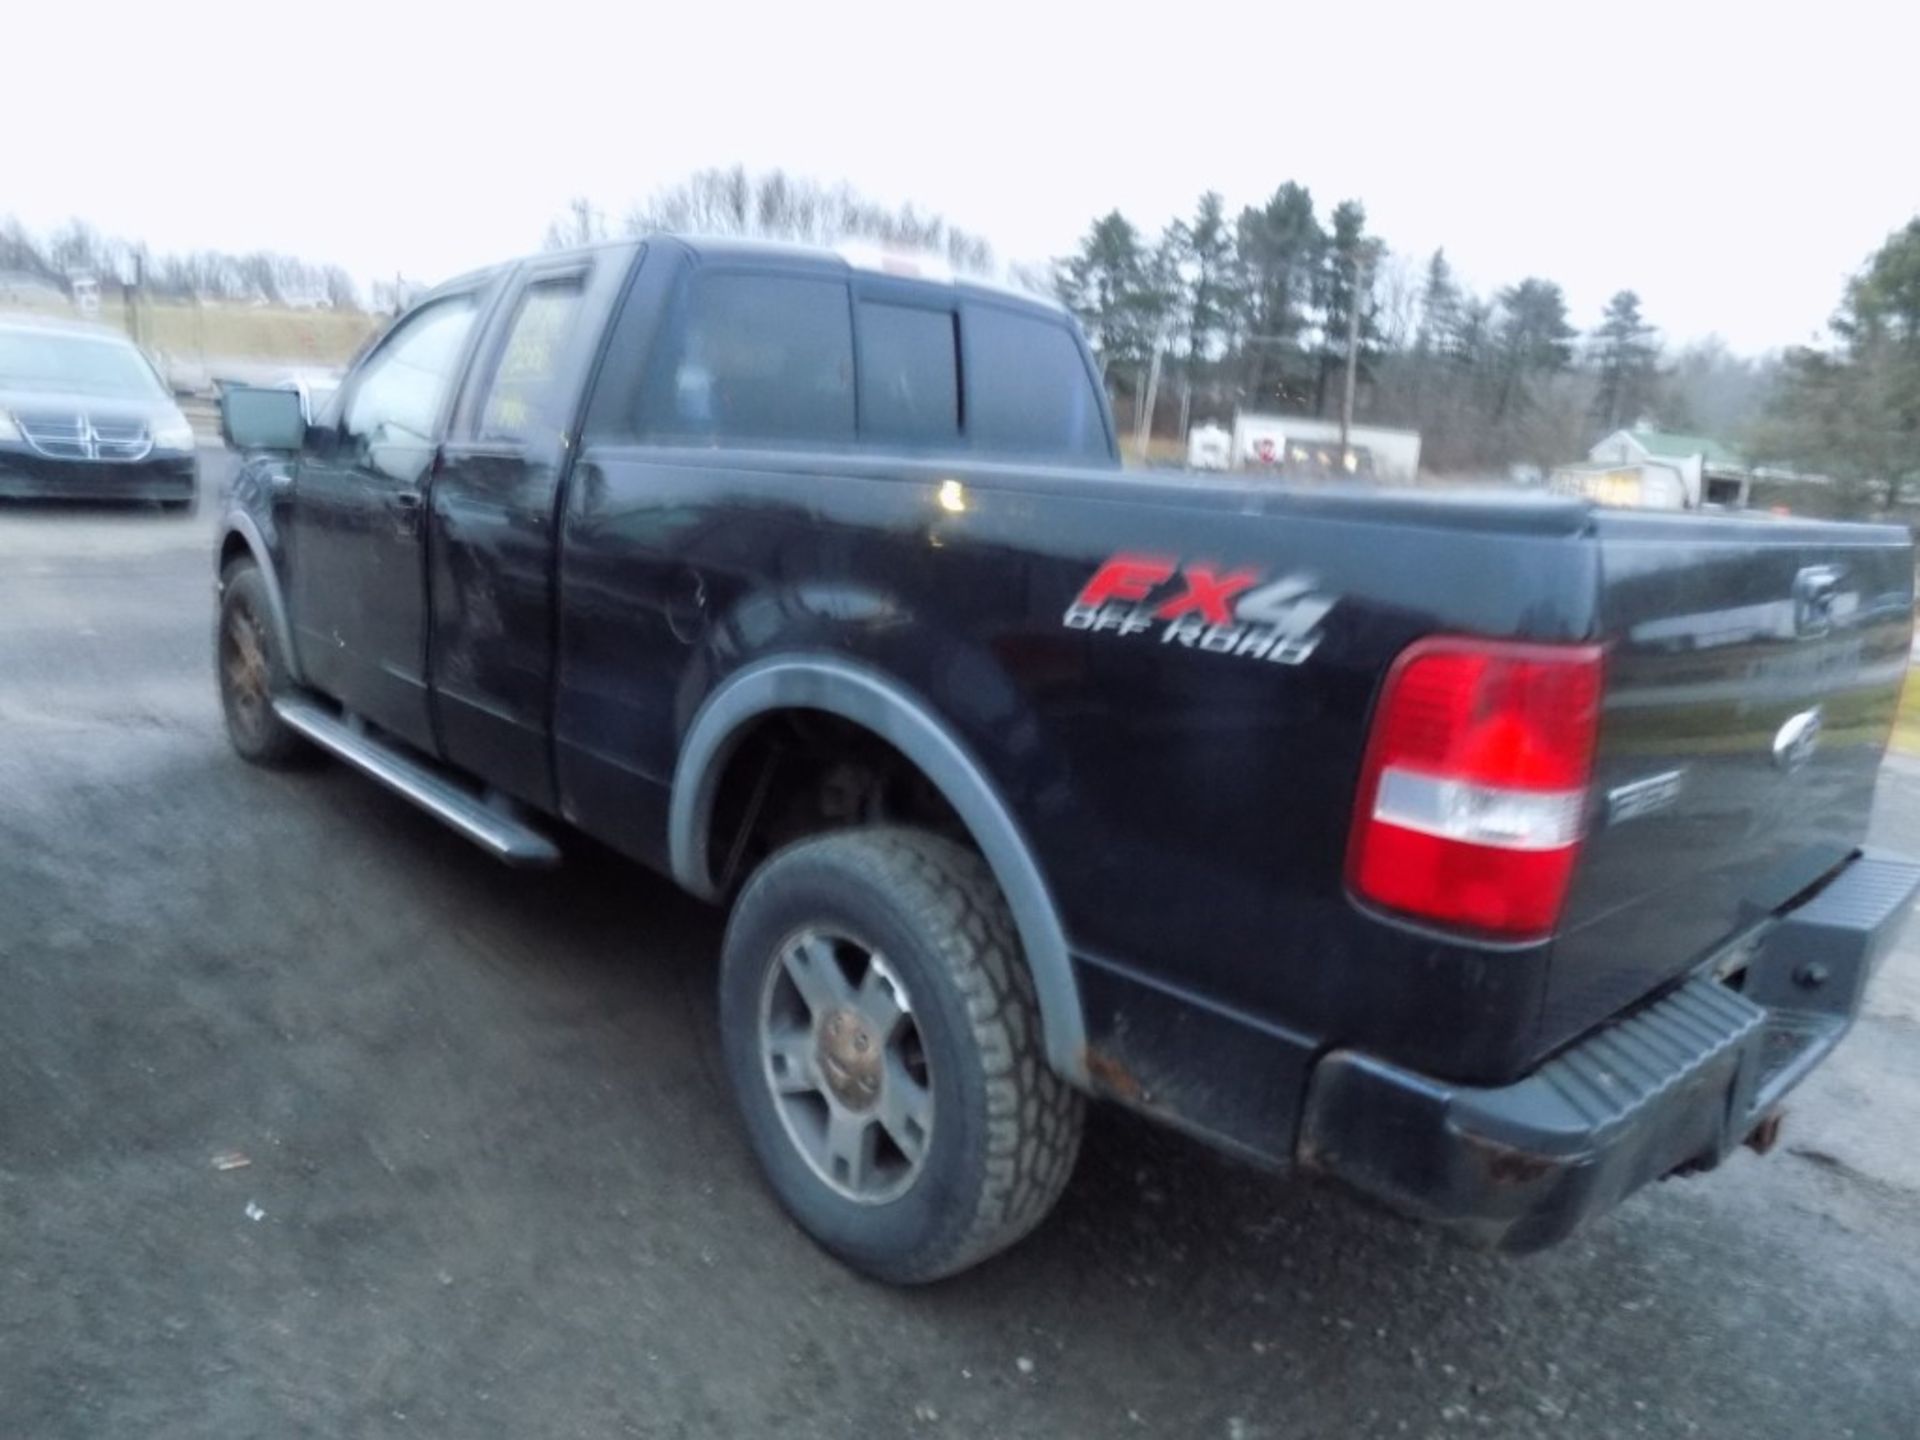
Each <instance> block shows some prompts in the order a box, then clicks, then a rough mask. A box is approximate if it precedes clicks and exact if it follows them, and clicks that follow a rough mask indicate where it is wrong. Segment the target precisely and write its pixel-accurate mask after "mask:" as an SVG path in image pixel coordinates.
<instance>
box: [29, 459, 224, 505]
mask: <svg viewBox="0 0 1920 1440" xmlns="http://www.w3.org/2000/svg"><path fill="white" fill-rule="evenodd" d="M199 467H200V462H199V459H198V457H197V456H194V455H172V454H169V455H157V454H156V455H154V456H152V457H151V458H149V459H146V460H139V461H134V462H132V463H114V462H103V461H86V460H53V459H48V458H47V457H45V456H42V455H32V454H27V453H24V452H21V451H16V450H4V451H0V499H7V500H126V501H135V500H173V501H181V500H191V499H193V497H194V491H195V489H196V487H197V485H198V475H199Z"/></svg>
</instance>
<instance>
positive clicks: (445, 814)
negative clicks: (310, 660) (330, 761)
mask: <svg viewBox="0 0 1920 1440" xmlns="http://www.w3.org/2000/svg"><path fill="white" fill-rule="evenodd" d="M273 708H274V713H276V714H277V715H279V717H280V718H281V719H282V720H284V721H285V722H286V724H287V726H288V728H289V729H292V730H296V731H298V732H299V733H300V734H302V735H304V736H306V738H307V739H309V740H311V741H312V742H313V743H314V744H316V745H318V746H319V747H320V748H321V749H322V750H325V751H328V752H329V753H331V754H334V755H337V756H339V757H340V758H341V759H342V760H344V761H346V762H347V763H348V764H349V765H351V766H353V767H354V769H356V770H360V771H363V772H364V773H366V774H368V775H371V776H372V777H373V778H374V779H375V780H378V781H379V782H380V783H381V784H382V785H385V786H386V787H387V788H388V789H389V790H392V791H394V792H395V793H397V794H400V795H403V796H405V797H406V798H407V799H409V800H411V801H412V802H413V803H414V804H416V805H418V806H419V807H420V808H421V809H422V810H424V811H426V812H427V813H428V814H429V815H432V816H433V817H435V818H436V819H438V820H439V821H441V822H442V823H443V824H445V825H448V826H450V827H452V828H453V829H454V830H457V831H459V833H460V834H462V835H464V836H466V837H467V839H469V840H471V841H473V843H474V844H476V845H478V846H479V847H480V848H481V849H482V850H485V851H486V852H487V853H488V854H489V855H491V856H493V857H494V859H496V860H502V861H505V862H506V863H507V864H509V865H526V866H547V865H557V864H559V863H560V850H559V847H558V846H556V845H555V844H554V843H553V841H551V840H549V839H548V838H547V837H546V836H545V835H542V834H541V833H540V832H539V831H538V830H535V829H533V828H532V827H531V826H529V825H525V824H522V823H521V822H520V821H519V820H516V819H514V817H513V816H512V815H509V814H507V813H506V812H505V811H504V810H502V809H500V808H497V807H496V806H493V805H490V804H488V803H487V802H486V800H484V799H482V798H481V797H480V796H478V795H475V794H474V793H473V792H472V791H470V790H466V789H463V788H462V787H461V786H460V785H458V784H456V783H454V782H453V781H452V780H449V779H448V778H447V777H446V776H444V775H442V774H440V773H439V772H438V771H437V770H434V769H433V768H432V767H430V766H429V765H427V764H426V763H424V762H423V761H421V760H418V759H415V758H414V757H413V756H411V755H409V754H407V753H406V752H405V751H403V750H401V749H399V748H397V747H396V746H393V745H390V744H387V743H386V742H385V741H382V740H380V739H378V738H377V737H375V736H373V735H371V734H369V733H368V732H367V731H366V729H365V728H364V727H362V726H361V725H359V724H357V723H355V722H354V721H352V720H345V719H342V718H341V717H340V716H338V715H334V714H332V713H330V712H328V711H326V710H323V709H322V708H321V707H320V706H318V705H315V704H313V703H311V702H310V701H306V700H301V699H298V698H296V697H292V696H288V697H285V698H282V699H279V700H276V701H274V702H273Z"/></svg>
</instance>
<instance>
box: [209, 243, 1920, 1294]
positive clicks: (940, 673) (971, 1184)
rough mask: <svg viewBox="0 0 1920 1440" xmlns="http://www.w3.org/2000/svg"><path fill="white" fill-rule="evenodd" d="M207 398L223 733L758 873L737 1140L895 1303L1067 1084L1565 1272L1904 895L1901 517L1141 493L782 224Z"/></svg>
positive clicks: (849, 263)
mask: <svg viewBox="0 0 1920 1440" xmlns="http://www.w3.org/2000/svg"><path fill="white" fill-rule="evenodd" d="M225 413H226V425H227V431H228V438H229V441H230V443H233V444H234V445H236V446H238V447H240V448H242V449H246V450H248V451H250V452H251V454H252V458H251V459H250V460H249V462H248V463H247V464H246V465H245V466H244V467H243V470H242V474H241V477H240V479H239V481H238V482H237V484H236V487H235V490H234V494H233V499H232V503H231V507H230V510H229V512H228V514H227V516H226V518H225V521H224V523H223V525H222V527H221V531H220V534H221V540H220V548H219V557H218V567H219V569H218V573H219V597H220V599H219V620H218V625H217V632H216V637H217V638H216V646H217V661H218V676H219V684H220V688H221V698H222V701H223V703H224V706H225V713H226V717H227V722H228V727H229V730H230V733H231V736H232V739H233V743H234V745H235V746H236V747H237V749H238V750H239V752H240V753H241V754H242V755H243V756H245V757H246V758H247V759H249V760H254V761H258V762H262V763H279V762H287V761H291V760H294V759H296V758H298V757H299V756H300V755H301V754H303V753H307V754H311V753H314V752H315V751H316V749H317V750H324V751H327V752H331V753H332V754H334V755H336V756H339V757H341V758H343V759H345V760H346V761H348V762H350V763H351V764H353V765H355V766H358V767H359V768H360V769H362V770H364V771H366V772H367V773H368V774H369V775H371V776H373V777H374V778H375V779H377V780H379V781H381V782H383V783H384V784H386V785H389V786H391V787H393V788H394V789H395V790H397V791H399V792H400V793H402V794H403V795H406V796H407V797H409V798H410V799H412V800H413V801H415V802H417V803H418V804H420V805H421V806H423V807H425V808H426V809H427V810H429V811H431V812H433V813H434V814H435V815H437V816H439V817H440V818H441V819H442V820H444V821H445V822H446V823H447V824H449V825H451V826H453V827H455V828H456V829H457V830H459V831H460V832H461V833H463V834H465V835H466V836H468V837H469V838H471V839H472V840H474V841H475V842H477V843H478V844H480V845H481V846H483V847H485V848H486V849H487V850H489V851H491V852H492V853H493V854H495V855H496V856H498V857H499V858H500V859H502V860H504V861H507V862H510V863H518V864H534V865H537V864H550V863H553V862H555V861H557V860H558V859H559V858H560V855H561V850H562V847H563V845H564V844H565V843H566V837H567V836H568V835H570V834H571V833H573V832H584V833H585V834H586V835H589V836H592V837H594V838H596V839H597V840H599V841H601V842H604V843H605V844H607V845H610V846H612V847H615V848H616V849H618V850H620V851H622V852H624V853H626V854H628V855H630V856H632V857H633V858H634V859H635V860H638V861H640V862H641V863H643V864H646V865H649V866H652V867H655V868H656V869H658V870H660V871H663V872H665V873H666V874H668V875H671V876H672V877H673V878H674V879H675V880H676V881H678V883H679V884H681V885H682V886H684V887H686V888H687V889H688V890H690V891H692V892H694V893H695V894H697V895H700V896H703V897H706V898H707V899H709V900H712V901H715V902H721V903H726V904H729V905H730V906H731V907H732V913H731V920H730V923H729V926H728V930H727V935H726V942H725V947H724V951H725V953H724V956H723V959H722V962H721V975H720V988H721V1006H720V1021H721V1041H722V1044H723V1046H724V1050H725V1056H726V1063H727V1068H728V1070H729V1073H730V1075H731V1078H732V1082H733V1085H734V1088H735V1090H736V1092H737V1098H738V1102H739V1106H740V1109H741V1113H742V1115H743V1117H744V1120H745V1124H746V1130H747V1134H748V1136H749V1137H750V1141H751V1144H752V1146H753V1149H754V1151H755V1152H756V1154H757V1156H758V1158H759V1160H760V1162H761V1165H762V1166H763V1168H764V1170H765V1173H766V1175H767V1177H768V1179H769V1181H770V1183H771V1185H772V1188H773V1189H774V1190H775V1191H776V1192H777V1194H778V1196H779V1198H780V1199H781V1201H782V1202H783V1203H784V1204H785V1205H786V1206H787V1208H788V1209H789V1211H790V1212H791V1213H792V1214H793V1215H794V1217H795V1218H796V1219H797V1220H798V1221H799V1223H800V1224H801V1225H802V1226H803V1227H804V1228H805V1229H806V1230H807V1231H808V1232H810V1233H811V1234H812V1235H813V1236H814V1237H816V1238H817V1239H818V1240H819V1241H820V1242H821V1243H822V1244H824V1245H825V1246H827V1247H828V1248H830V1249H831V1250H832V1251H834V1252H835V1253H837V1254H838V1255H840V1256H841V1257H843V1258H844V1259H845V1260H846V1261H847V1262H848V1263H850V1264H852V1265H854V1266H856V1267H858V1268H860V1269H862V1270H864V1271H866V1272H868V1273H870V1274H873V1275H876V1276H880V1277H883V1278H886V1279H889V1280H894V1281H917V1280H926V1279H931V1278H934V1277H937V1276H940V1275H945V1274H950V1273H952V1272H953V1271H956V1270H958V1269H961V1268H962V1267H964V1266H967V1265H969V1264H972V1263H973V1262H975V1261H977V1260H979V1259H981V1258H982V1257H984V1256H986V1255H988V1254H991V1253H992V1252H994V1251H996V1250H998V1249H1000V1248H1001V1247H1003V1246H1005V1245H1007V1244H1009V1243H1011V1242H1012V1241H1013V1240H1015V1239H1016V1238H1018V1237H1019V1236H1020V1235H1022V1234H1023V1233H1025V1232H1026V1231H1027V1230H1029V1229H1030V1228H1031V1227H1032V1226H1034V1225H1035V1224H1036V1223H1037V1222H1038V1221H1039V1220H1040V1219H1041V1218H1042V1216H1044V1215H1045V1214H1046V1212H1047V1210H1048V1208H1049V1206H1051V1205H1052V1204H1053V1202H1054V1199H1055V1198H1056V1196H1057V1195H1058V1194H1059V1192H1060V1190H1061V1188H1062V1186H1063V1185H1065V1183H1066V1181H1067V1177H1068V1173H1069V1171H1070V1170H1071V1168H1072V1165H1073V1161H1074V1156H1075V1151H1076V1147H1077V1144H1078V1139H1079V1133H1080V1126H1081V1118H1082V1105H1083V1099H1082V1097H1083V1095H1085V1094H1092V1095H1096V1096H1103V1097H1107V1098H1110V1099H1112V1100H1115V1101H1118V1102H1121V1103H1123V1104H1126V1105H1129V1106H1133V1107H1136V1108H1138V1109H1140V1110H1142V1111H1144V1112H1146V1113H1148V1114H1150V1115H1153V1116H1156V1117H1158V1118H1159V1119H1161V1120H1164V1121H1165V1122H1167V1123H1168V1124H1171V1125H1175V1126H1178V1127H1180V1128H1182V1129H1184V1130H1187V1131H1189V1132H1192V1133H1193V1134H1195V1135H1198V1136H1202V1137H1204V1138H1206V1139H1207V1140H1209V1141H1212V1142H1214V1143H1216V1144H1218V1145H1221V1146H1224V1147H1226V1148H1228V1149H1230V1150H1232V1151H1234V1152H1236V1153H1238V1154H1241V1155H1244V1156H1247V1157H1249V1158H1252V1159H1255V1160H1258V1161H1262V1162H1265V1163H1268V1164H1271V1165H1274V1166H1281V1167H1287V1166H1299V1167H1302V1168H1303V1169H1308V1170H1312V1171H1316V1172H1319V1173H1322V1174H1327V1175H1331V1176H1335V1177H1338V1178H1340V1179H1341V1180H1343V1181H1345V1182H1347V1183H1348V1184H1350V1185H1351V1186H1352V1187H1354V1188H1356V1189H1357V1190H1359V1191H1362V1192H1364V1193H1366V1194H1369V1195H1371V1196H1374V1197H1376V1198H1377V1199H1379V1200H1382V1201H1385V1202H1386V1203H1388V1204H1390V1205H1392V1206H1394V1207H1396V1208H1398V1209H1400V1210H1402V1211H1405V1212H1408V1213H1411V1214H1414V1215H1416V1216H1420V1217H1423V1218H1426V1219H1428V1220H1431V1221H1434V1222H1436V1223H1439V1224H1443V1225H1445V1226H1447V1227H1449V1228H1450V1229H1452V1230H1454V1231H1456V1232H1458V1233H1460V1234H1462V1235H1464V1236H1467V1237H1468V1238H1470V1239H1473V1240H1476V1241H1478V1242H1479V1243H1483V1244H1488V1245H1497V1246H1501V1247H1504V1248H1507V1249H1512V1250H1525V1249H1530V1248H1535V1247H1538V1246H1542V1245H1545V1244H1547V1243H1550V1242H1552V1241H1554V1240H1556V1239H1558V1238H1559V1237H1561V1236H1563V1235H1564V1234H1566V1233H1567V1232H1568V1230H1569V1229H1570V1228H1572V1227H1573V1226H1574V1225H1575V1224H1576V1223H1578V1222H1579V1221H1581V1220H1582V1219H1584V1218H1586V1217H1588V1216H1591V1215H1593V1214H1594V1213H1596V1212H1598V1211H1600V1210H1602V1209H1604V1208H1605V1207H1607V1206H1609V1205H1611V1204H1613V1203H1614V1202H1616V1201H1617V1200H1619V1199H1620V1198H1621V1197H1622V1196H1624V1195H1625V1194H1627V1193H1628V1192H1629V1191H1631V1190H1633V1189H1634V1188H1635V1187H1637V1186H1639V1185H1641V1184H1643V1183H1645V1182H1647V1181H1650V1180H1654V1179H1657V1178H1660V1177H1663V1176H1666V1175H1669V1174H1673V1173H1676V1172H1685V1171H1691V1170H1698V1169H1704V1168H1710V1167H1712V1166H1713V1165H1715V1164H1716V1163H1717V1162H1718V1161H1720V1160H1721V1159H1723V1158H1724V1157H1726V1156H1727V1155H1728V1154H1729V1153H1730V1152H1731V1151H1733V1150H1734V1149H1735V1148H1736V1147H1738V1146H1739V1145H1740V1144H1741V1143H1742V1142H1743V1141H1744V1142H1748V1143H1752V1144H1754V1145H1755V1146H1756V1148H1763V1147H1764V1145H1765V1144H1766V1143H1767V1142H1768V1141H1769V1140H1770V1139H1771V1136H1772V1134H1773V1132H1774V1130H1775V1128H1776V1124H1777V1118H1778V1116H1779V1113H1780V1105H1781V1100H1782V1097H1783V1095H1784V1094H1785V1093H1786V1092H1787V1091H1788V1090H1789V1089H1790V1088H1791V1087H1792V1086H1793V1085H1794V1084H1796V1083H1797V1082H1798V1081H1799V1080H1800V1079H1801V1078H1802V1077H1804V1076H1805V1075H1806V1073H1807V1072H1808V1070H1809V1069H1810V1068H1811V1067H1812V1066H1813V1065H1815V1064H1816V1063H1818V1062H1819V1060H1820V1059H1822V1058H1823V1057H1824V1056H1825V1055H1826V1054H1827V1053H1828V1052H1829V1051H1830V1050H1831V1049H1832V1048H1833V1046H1834V1045H1835V1043H1836V1042H1837V1041H1838V1040H1839V1038H1840V1036H1841V1035H1842V1033H1843V1032H1844V1031H1845V1030H1846V1029H1847V1027H1848V1025H1849V1023H1850V1021H1851V1019H1852V1017H1853V1015H1854V1013H1855V1012H1856V1010H1857V1008H1858V1006H1859V1004H1860V999H1861V992H1862V988H1863V986H1864V985H1865V984H1866V982H1867V979H1868V977H1869V975H1870V974H1871V972H1872V971H1873V969H1874V967H1875V965H1876V964H1877V963H1878V962H1879V961H1880V959H1881V958H1882V957H1883V956H1884V954H1885V953H1886V951H1887V949H1888V947H1889V942H1890V937H1891V934H1892V932H1893V930H1894V928H1895V926H1896V924H1897V922H1898V921H1899V920H1900V918H1901V917H1902V916H1903V915H1904V913H1905V912H1906V910H1907V908H1908V905H1909V903H1910V901H1911V899H1912V897H1913V894H1914V891H1915V887H1916V884H1920V867H1916V866H1915V865H1913V864H1911V863H1908V862H1906V861H1904V860H1901V859H1898V858H1895V857H1891V856H1885V855H1880V854H1876V853H1873V852H1870V851H1863V849H1862V848H1861V846H1862V840H1863V836H1864V832H1865V829H1866V822H1867V815H1868V809H1869V803H1870V800H1871V796H1872V793H1873V787H1874V779H1875V773H1876V770H1877V767H1878V765H1879V761H1880V757H1881V753H1882V750H1883V748H1884V746H1885V744H1886V741H1887V737H1888V733H1889V729H1890V726H1891V724H1892V720H1893V715H1894V710H1895V707H1896V704H1897V700H1898V696H1899V691H1900V686H1901V682H1902V679H1903V677H1904V676H1905V674H1906V667H1907V656H1908V644H1909V638H1910V632H1911V628H1912V622H1911V615H1912V607H1913V590H1914V580H1913V575H1914V570H1913V555H1912V551H1911V546H1910V543H1909V539H1908V536H1907V534H1906V533H1905V532H1904V531H1903V530H1898V529H1892V528H1886V527H1868V526H1854V525H1837V524H1813V523H1804V522H1795V521H1784V520H1774V519H1761V518H1746V517H1736V516H1702V515H1688V516H1666V515H1655V514H1644V513H1623V512H1610V511H1605V510H1600V509H1596V508H1595V507H1593V506H1592V505H1590V504H1588V503H1586V502H1584V501H1579V500H1574V499H1566V498H1557V497H1542V496H1537V495H1523V494H1518V493H1514V494H1495V495H1454V494H1438V493H1392V492H1386V491H1381V490H1378V489H1374V488H1373V487H1370V486H1369V487H1364V488H1361V487H1353V488H1326V487H1320V488H1314V487H1300V486H1286V485H1282V484H1278V483H1276V482H1274V481H1272V480H1271V479H1252V478H1248V479H1244V480H1243V479H1236V478H1234V477H1228V476H1200V475H1192V474H1182V473H1172V472H1160V473H1148V472H1137V471H1128V470H1124V469H1122V468H1121V467H1120V465H1119V463H1118V458H1117V452H1116V448H1115V444H1114V437H1113V426H1112V421H1111V418H1110V416H1109V414H1108V412H1107V408H1106V405H1105V403H1104V400H1103V396H1102V390H1101V386H1100V383H1099V376H1098V373H1097V370H1096V367H1095V365H1094V362H1093V359H1092V357H1091V355H1090V354H1089V352H1088V350H1087V347H1086V344H1085V342H1084V340H1083V339H1082V338H1081V336H1080V334H1079V332H1078V330H1077V329H1076V328H1075V326H1074V325H1073V323H1072V321H1071V320H1070V319H1069V317H1068V316H1067V315H1066V314H1065V313H1064V312H1062V311H1061V310H1059V309H1058V308H1056V307H1054V306H1053V305H1051V304H1048V303H1046V302H1044V301H1041V300H1037V299H1034V298H1032V297H1028V296H1023V295H1017V294H1013V293H1009V292H1003V291H1000V290H998V289H994V288H991V287H988V286H984V285H978V284H974V283H970V282H966V281H960V280H955V279H953V278H952V277H949V276H944V275H940V274H937V273H930V272H926V271H921V272H920V273H915V272H914V267H913V266H911V265H908V264H904V263H899V262H896V261H893V260H886V259H882V260H879V261H875V262H863V261H861V260H859V259H858V258H851V259H850V258H848V257H846V256H843V255H839V254H835V253H829V252H820V251H805V250H798V249H789V248H781V247H772V246H762V245H754V244H748V243H744V242H701V241H690V240H682V239H675V238H666V237H656V238H652V239H649V240H646V241H644V242H641V241H635V242H631V243H625V244H615V245H607V246H601V247H598V248H593V249H588V250H583V251H578V252H573V253H562V254H554V255H546V256H542V257H539V258H537V259H532V260H527V261H524V262H520V263H516V264H509V265H504V266H501V267H499V268H497V269H492V270H488V271H485V272H483V273H480V274H475V275H470V276H467V277H465V278H462V279H459V280H455V281H452V282H450V283H448V284H446V285H443V286H441V287H440V288H439V289H438V290H436V291H434V292H433V293H432V294H430V295H428V296H427V297H426V298H424V299H423V300H422V301H420V303H419V304H418V305H416V306H415V307H414V308H413V309H412V310H410V311H409V312H408V313H407V314H405V315H404V316H403V317H402V318H400V319H399V320H398V321H397V323H395V324H394V326H393V327H392V328H391V330H389V331H388V333H387V334H386V335H385V336H384V337H383V338H382V339H381V340H380V341H379V342H378V343H376V344H375V345H373V346H372V347H371V348H370V349H369V350H368V351H367V352H366V353H365V354H364V356H363V357H362V358H361V359H360V360H359V361H358V362H357V363H356V365H355V366H354V367H353V370H352V372H351V373H350V374H349V375H348V377H347V379H346V381H345V383H344V385H343V387H342V388H341V390H340V391H339V393H338V395H337V396H336V397H335V398H334V400H333V402H332V403H331V405H330V407H329V408H328V409H327V410H326V411H325V412H323V413H321V414H319V415H317V416H314V417H312V419H311V420H309V419H308V417H306V416H305V415H303V413H302V411H301V408H300V406H299V403H298V397H297V396H295V395H293V394H292V393H291V392H288V391H264V390H245V389H235V390H233V391H231V392H230V393H229V394H228V396H227V400H226V412H225Z"/></svg>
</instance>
